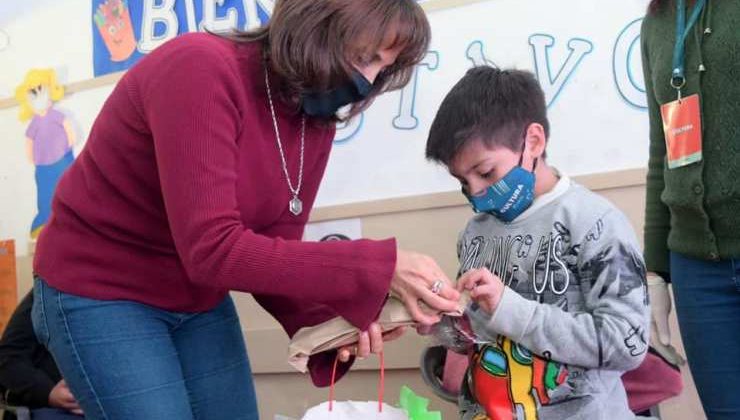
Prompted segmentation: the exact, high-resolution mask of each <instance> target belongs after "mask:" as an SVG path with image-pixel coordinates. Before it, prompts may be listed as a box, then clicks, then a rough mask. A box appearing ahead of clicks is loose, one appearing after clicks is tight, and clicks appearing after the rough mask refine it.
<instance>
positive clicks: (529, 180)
mask: <svg viewBox="0 0 740 420" xmlns="http://www.w3.org/2000/svg"><path fill="white" fill-rule="evenodd" d="M523 157H524V150H523V148H522V155H521V156H520V157H519V163H518V164H517V166H515V167H514V168H512V169H511V170H510V171H509V172H508V173H507V174H506V175H505V176H504V177H503V178H501V179H500V180H499V181H497V182H496V183H495V184H493V185H491V186H489V187H488V188H486V190H485V193H484V194H480V195H475V196H473V195H469V194H468V193H467V192H465V191H464V190H463V194H465V197H467V198H468V201H470V204H471V205H472V206H473V210H474V211H475V212H476V213H489V214H492V215H493V216H495V217H496V218H498V219H499V220H501V221H503V222H511V221H512V220H514V219H516V218H517V217H519V216H520V215H521V214H522V213H524V211H525V210H527V209H528V208H529V206H531V205H532V202H533V201H534V184H535V176H534V171H535V169H536V168H537V159H535V161H534V165H533V166H532V172H530V171H528V170H526V169H524V168H522V159H523Z"/></svg>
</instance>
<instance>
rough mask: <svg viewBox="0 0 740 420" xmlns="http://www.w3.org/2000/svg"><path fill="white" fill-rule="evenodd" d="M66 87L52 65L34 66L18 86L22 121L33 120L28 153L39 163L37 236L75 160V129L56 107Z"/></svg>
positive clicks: (34, 228)
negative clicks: (55, 194) (58, 81)
mask: <svg viewBox="0 0 740 420" xmlns="http://www.w3.org/2000/svg"><path fill="white" fill-rule="evenodd" d="M63 96H64V88H63V87H62V86H61V85H59V84H58V83H57V78H56V73H55V72H54V70H52V69H33V70H30V71H29V72H28V73H26V77H25V79H24V80H23V83H21V84H20V86H18V87H17V88H16V91H15V98H16V100H17V101H18V103H19V104H20V115H19V119H20V120H21V122H25V121H28V120H31V122H30V123H29V124H28V128H27V129H26V153H27V155H28V159H29V160H30V161H31V163H33V164H34V165H35V166H36V174H35V176H36V190H37V193H36V194H37V200H36V201H37V206H38V208H37V214H36V217H35V218H34V219H33V222H32V224H31V238H33V239H35V238H36V237H38V235H39V233H40V231H41V228H42V227H43V226H44V225H45V224H46V222H47V220H48V219H49V216H50V214H51V199H52V196H53V195H54V189H55V188H56V186H57V183H58V182H59V179H60V178H61V176H62V174H63V173H64V171H65V170H66V169H67V168H68V167H69V166H70V165H71V164H72V162H73V161H74V155H73V153H72V146H73V145H74V144H75V133H74V130H73V129H72V125H71V124H70V122H69V120H68V119H67V117H65V115H64V114H62V113H61V112H59V111H58V110H56V109H54V107H53V103H54V102H56V101H58V100H60V99H62V97H63Z"/></svg>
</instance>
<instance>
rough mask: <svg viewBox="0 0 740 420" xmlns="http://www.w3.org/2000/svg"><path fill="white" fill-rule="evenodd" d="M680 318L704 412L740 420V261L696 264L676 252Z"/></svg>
mask: <svg viewBox="0 0 740 420" xmlns="http://www.w3.org/2000/svg"><path fill="white" fill-rule="evenodd" d="M671 280H672V282H673V293H674V295H675V298H676V314H677V315H678V323H679V325H680V327H681V338H682V339H683V343H684V347H685V348H686V356H687V359H688V361H689V368H690V369H691V375H692V376H693V377H694V382H695V383H696V388H697V391H699V397H700V398H701V403H702V406H704V412H705V413H706V415H707V417H708V418H709V419H710V420H715V419H728V420H729V419H740V398H738V394H737V392H738V391H737V386H736V384H737V381H738V378H740V260H723V261H719V262H712V261H703V260H695V259H692V258H688V257H686V256H683V255H681V254H677V253H674V252H672V253H671Z"/></svg>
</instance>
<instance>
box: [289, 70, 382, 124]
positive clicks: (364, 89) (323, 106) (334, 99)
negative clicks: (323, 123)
mask: <svg viewBox="0 0 740 420" xmlns="http://www.w3.org/2000/svg"><path fill="white" fill-rule="evenodd" d="M372 89H373V84H372V83H370V81H369V80H367V79H366V78H365V76H363V75H362V74H361V73H360V72H358V71H354V72H353V73H352V74H351V76H350V79H349V80H347V81H346V82H345V83H344V84H342V85H341V86H339V87H337V88H335V89H332V90H328V91H325V92H315V93H308V94H305V95H304V96H303V98H302V100H301V106H302V107H303V111H304V112H305V113H306V114H307V115H309V116H311V117H321V118H329V117H332V116H334V115H335V114H336V113H337V111H339V109H340V108H342V107H343V106H345V105H349V104H352V103H356V102H360V101H362V100H363V99H365V98H367V96H368V95H369V94H370V92H371V91H372Z"/></svg>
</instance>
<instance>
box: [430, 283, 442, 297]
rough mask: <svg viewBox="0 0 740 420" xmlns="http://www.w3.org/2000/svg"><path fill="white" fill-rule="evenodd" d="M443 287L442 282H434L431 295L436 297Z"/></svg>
mask: <svg viewBox="0 0 740 420" xmlns="http://www.w3.org/2000/svg"><path fill="white" fill-rule="evenodd" d="M444 285H445V283H444V282H443V281H442V280H436V281H435V282H434V283H432V287H431V291H432V293H434V294H435V295H438V294H439V293H440V292H441V291H442V287H444Z"/></svg>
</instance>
